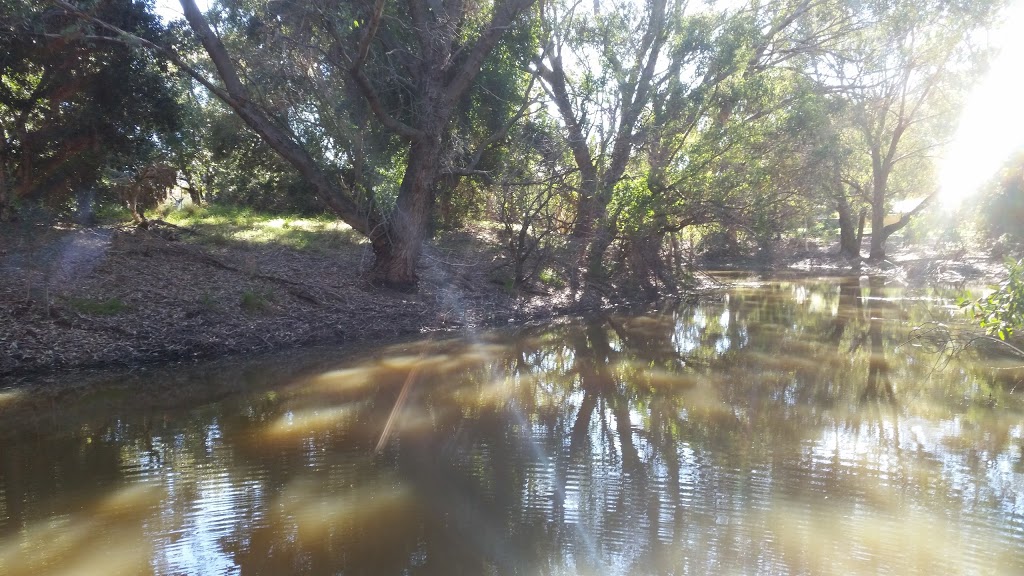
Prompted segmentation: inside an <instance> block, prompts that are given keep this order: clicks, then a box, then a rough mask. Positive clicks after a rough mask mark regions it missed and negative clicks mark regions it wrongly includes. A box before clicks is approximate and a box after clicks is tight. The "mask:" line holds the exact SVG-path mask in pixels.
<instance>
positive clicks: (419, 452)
mask: <svg viewBox="0 0 1024 576" xmlns="http://www.w3.org/2000/svg"><path fill="white" fill-rule="evenodd" d="M940 296H941V294H929V293H924V294H914V295H905V294H901V293H900V292H899V291H898V290H893V289H892V288H891V287H887V286H885V285H884V284H883V283H882V282H881V281H879V280H874V279H871V280H869V279H867V278H864V279H858V278H850V279H842V280H838V281H797V282H787V283H776V284H770V285H767V286H757V287H753V286H748V287H741V288H736V289H734V290H731V291H730V292H728V294H727V295H726V296H725V297H724V298H722V299H721V300H720V301H709V302H704V303H701V304H699V305H689V306H666V307H665V308H663V310H662V311H660V312H655V313H649V314H642V315H627V314H618V315H613V316H610V317H605V318H599V319H596V320H594V321H591V322H580V323H565V324H559V325H555V326H551V327H547V328H544V329H529V330H524V331H519V332H515V333H494V334H486V335H482V336H480V337H479V338H476V339H470V340H458V339H453V340H447V341H423V342H410V343H406V344H403V345H400V346H395V347H392V348H389V349H386V350H381V351H377V352H376V353H375V354H374V355H373V356H363V357H362V358H355V359H351V360H348V361H346V362H342V363H339V362H337V361H335V360H332V358H334V357H335V356H336V353H331V352H328V351H313V352H309V353H305V354H303V355H301V356H299V355H294V354H292V355H290V356H293V357H291V358H288V359H286V358H285V357H277V358H272V359H266V360H263V361H258V362H253V363H252V364H250V365H246V366H239V365H237V364H220V365H210V366H204V367H202V368H201V369H198V370H181V369H176V370H175V369H169V370H167V371H160V372H156V373H150V374H145V375H135V376H130V377H121V378H112V377H108V378H107V379H105V380H102V381H100V382H83V383H81V384H80V385H78V386H63V387H55V388H53V389H45V390H33V393H32V394H24V393H14V392H5V393H3V395H2V396H0V397H2V398H5V399H6V400H5V401H4V402H3V403H0V573H4V574H48V573H53V574H59V573H75V574H90V573H96V574H116V573H125V574H142V573H155V574H183V573H187V574H290V573H296V574H300V573H301V574H329V573H340V572H344V573H345V574H662V573H672V574H675V573H694V574H704V573H727V574H780V573H794V574H795V573H801V574H803V573H812V574H853V573H864V574H876V573H879V572H891V573H899V574H913V573H917V574H933V573H944V574H948V573H984V574H1000V573H1002V574H1012V573H1019V572H1021V571H1022V570H1024V500H1022V496H1021V494H1022V493H1024V464H1022V446H1024V423H1022V422H1024V420H1022V418H1021V416H1022V413H1024V411H1022V404H1021V401H1020V399H1019V392H1014V391H1013V389H1012V387H1011V386H1009V385H1005V384H1003V382H1002V381H1001V380H999V379H998V378H996V377H993V376H992V375H991V374H990V373H989V371H988V370H987V369H986V368H985V367H984V366H982V365H980V364H978V363H973V362H970V361H968V360H967V359H965V360H964V361H959V360H954V361H951V362H949V363H946V362H944V361H942V362H940V361H938V360H937V358H936V357H934V356H933V355H930V354H928V353H927V352H925V351H922V350H920V349H918V348H915V347H913V346H910V345H908V344H907V339H908V333H909V330H910V328H911V327H912V326H913V325H915V324H917V323H920V322H922V321H924V320H925V319H934V318H935V317H936V315H938V316H939V317H942V316H943V315H945V316H947V317H948V315H949V310H948V308H946V301H944V300H942V299H941V298H940ZM197 397H198V398H199V399H198V400H196V398H197ZM396 406H397V408H396ZM389 419H390V421H391V422H392V426H391V428H390V431H389V433H388V434H386V435H384V434H383V433H384V430H385V427H386V423H387V422H388V421H389ZM382 436H383V441H382ZM378 445H380V447H381V448H380V450H379V451H378V450H376V448H377V447H378Z"/></svg>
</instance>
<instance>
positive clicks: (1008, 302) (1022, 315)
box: [960, 259, 1024, 340]
mask: <svg viewBox="0 0 1024 576" xmlns="http://www.w3.org/2000/svg"><path fill="white" fill-rule="evenodd" d="M1007 268H1009V273H1010V274H1009V277H1007V279H1006V280H1005V281H1003V282H1002V283H1001V284H999V286H997V287H996V289H995V291H994V292H992V293H991V294H989V295H988V296H985V297H983V298H978V299H976V300H971V299H970V295H969V294H968V295H967V297H965V298H963V299H961V301H960V306H961V307H962V308H964V309H965V310H966V311H967V313H968V314H969V315H970V316H971V317H972V318H973V319H974V320H975V321H976V322H978V325H979V326H981V327H982V328H984V329H985V331H986V332H988V333H989V334H991V335H992V336H997V337H998V338H999V339H1000V340H1006V339H1007V338H1009V337H1010V336H1012V335H1013V334H1014V333H1015V332H1016V331H1017V330H1019V329H1020V328H1021V327H1022V326H1024V259H1022V260H1018V261H1017V262H1013V261H1010V262H1007Z"/></svg>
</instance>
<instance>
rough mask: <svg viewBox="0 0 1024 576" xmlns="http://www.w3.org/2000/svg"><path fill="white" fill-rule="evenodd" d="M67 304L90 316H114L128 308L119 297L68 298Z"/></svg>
mask: <svg viewBox="0 0 1024 576" xmlns="http://www.w3.org/2000/svg"><path fill="white" fill-rule="evenodd" d="M67 303H68V306H70V307H71V308H73V309H75V310H77V311H78V312H81V313H82V314H89V315H90V316H116V315H118V314H120V313H121V312H124V311H125V310H127V309H128V305H127V304H125V303H124V301H122V300H121V299H120V298H110V299H109V300H98V299H94V298H69V299H68V301H67Z"/></svg>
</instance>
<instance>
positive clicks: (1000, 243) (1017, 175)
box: [977, 150, 1024, 255]
mask: <svg viewBox="0 0 1024 576" xmlns="http://www.w3.org/2000/svg"><path fill="white" fill-rule="evenodd" d="M977 218H978V223H979V225H980V228H981V230H982V231H983V232H984V233H985V235H986V236H988V238H989V239H991V240H994V241H995V242H994V243H993V244H994V248H995V250H998V251H1002V252H1003V253H1004V254H1010V255H1013V254H1016V255H1020V253H1024V150H1019V151H1017V152H1016V153H1015V154H1014V155H1012V156H1011V157H1010V159H1009V160H1007V162H1006V163H1005V164H1004V165H1003V167H1002V169H1001V170H1000V172H999V174H998V175H997V176H996V177H995V178H994V179H993V180H992V182H991V183H989V185H988V186H987V187H986V188H985V190H984V192H983V195H982V197H981V201H980V202H979V203H978V214H977Z"/></svg>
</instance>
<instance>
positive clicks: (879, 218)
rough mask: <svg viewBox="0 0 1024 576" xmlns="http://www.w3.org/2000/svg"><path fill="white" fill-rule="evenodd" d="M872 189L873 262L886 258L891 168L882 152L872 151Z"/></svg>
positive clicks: (869, 257) (869, 256) (871, 255)
mask: <svg viewBox="0 0 1024 576" xmlns="http://www.w3.org/2000/svg"><path fill="white" fill-rule="evenodd" d="M871 171H872V173H873V175H874V176H873V178H872V189H871V252H870V254H869V255H868V259H869V260H871V261H872V262H881V261H882V260H885V240H886V238H885V195H886V193H887V192H888V190H887V189H888V184H889V168H888V167H887V166H885V165H884V163H883V161H882V159H881V157H880V154H879V153H877V152H874V151H873V153H872V167H871Z"/></svg>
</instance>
